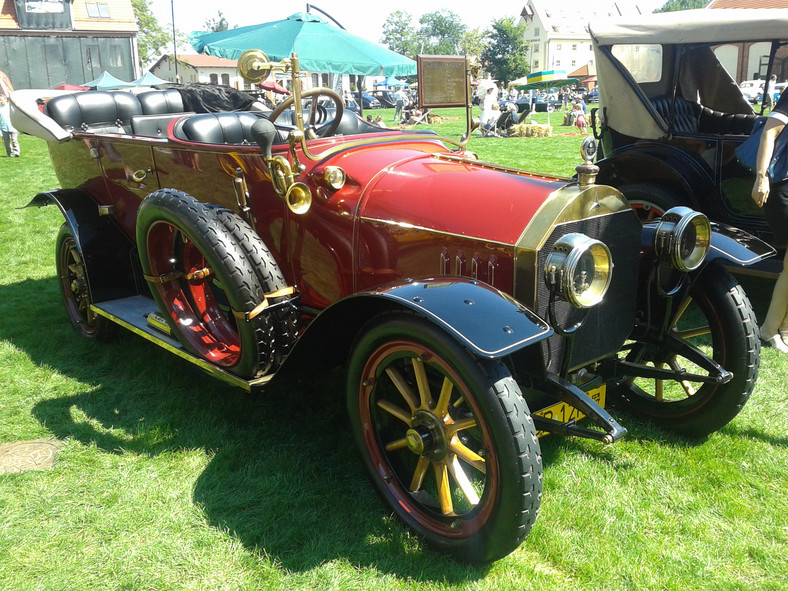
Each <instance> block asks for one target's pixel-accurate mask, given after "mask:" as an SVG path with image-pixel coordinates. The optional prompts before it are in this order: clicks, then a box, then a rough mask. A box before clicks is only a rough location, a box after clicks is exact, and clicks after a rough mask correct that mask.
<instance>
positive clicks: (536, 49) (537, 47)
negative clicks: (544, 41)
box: [534, 43, 539, 53]
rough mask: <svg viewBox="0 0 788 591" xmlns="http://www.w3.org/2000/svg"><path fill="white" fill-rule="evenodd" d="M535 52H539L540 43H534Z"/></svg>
mask: <svg viewBox="0 0 788 591" xmlns="http://www.w3.org/2000/svg"><path fill="white" fill-rule="evenodd" d="M534 53H539V44H538V43H537V44H536V45H534Z"/></svg>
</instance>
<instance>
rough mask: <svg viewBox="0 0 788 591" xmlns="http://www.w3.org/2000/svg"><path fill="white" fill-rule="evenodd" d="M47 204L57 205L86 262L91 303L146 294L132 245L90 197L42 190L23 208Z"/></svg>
mask: <svg viewBox="0 0 788 591" xmlns="http://www.w3.org/2000/svg"><path fill="white" fill-rule="evenodd" d="M50 204H55V205H56V206H57V208H58V209H59V210H60V212H61V213H62V214H63V217H64V218H65V222H66V224H67V225H68V227H69V229H70V230H71V233H72V235H73V236H74V242H75V243H76V246H77V248H78V249H79V252H80V254H81V255H82V260H83V261H84V263H85V272H86V274H87V279H88V286H89V289H90V295H91V301H93V302H94V303H99V302H103V301H107V300H112V299H117V298H120V297H127V296H131V295H137V294H139V293H147V287H146V286H145V285H144V282H142V281H141V277H142V271H141V270H140V266H139V258H138V256H137V249H136V247H135V245H134V243H133V242H132V241H131V240H130V239H129V238H128V237H126V236H125V235H124V234H123V233H122V232H121V231H120V229H119V228H118V227H117V226H116V225H115V223H114V222H113V221H112V219H111V216H109V215H102V214H101V212H100V210H99V205H98V204H97V203H96V202H95V201H94V200H93V198H92V197H90V195H88V194H87V193H84V192H83V191H79V190H78V189H61V190H57V191H45V192H43V193H39V194H38V195H36V196H35V197H34V198H33V199H32V201H30V203H28V204H27V205H26V206H25V207H44V206H47V205H50ZM143 288H144V290H145V291H143Z"/></svg>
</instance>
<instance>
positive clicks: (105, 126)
mask: <svg viewBox="0 0 788 591" xmlns="http://www.w3.org/2000/svg"><path fill="white" fill-rule="evenodd" d="M45 112H46V114H47V115H49V116H50V117H51V118H52V119H54V120H55V121H56V122H57V123H58V125H60V126H61V127H62V128H63V129H65V130H66V131H87V132H91V133H131V118H132V117H134V116H135V115H141V114H142V107H141V106H140V102H139V100H137V97H136V96H134V95H133V94H131V93H130V92H103V91H95V90H88V91H85V92H77V93H74V94H66V95H62V96H57V97H54V98H53V99H51V100H50V101H49V102H47V104H46V106H45Z"/></svg>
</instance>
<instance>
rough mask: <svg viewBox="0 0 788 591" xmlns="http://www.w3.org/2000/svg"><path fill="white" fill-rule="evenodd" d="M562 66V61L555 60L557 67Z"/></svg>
mask: <svg viewBox="0 0 788 591" xmlns="http://www.w3.org/2000/svg"><path fill="white" fill-rule="evenodd" d="M560 65H561V60H555V67H556V68H557V67H559V66H560Z"/></svg>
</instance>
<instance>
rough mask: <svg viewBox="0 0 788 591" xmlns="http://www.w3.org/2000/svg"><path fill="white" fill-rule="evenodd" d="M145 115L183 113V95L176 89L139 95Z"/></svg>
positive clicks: (152, 91) (150, 91)
mask: <svg viewBox="0 0 788 591" xmlns="http://www.w3.org/2000/svg"><path fill="white" fill-rule="evenodd" d="M137 98H138V99H139V101H140V106H141V107H142V113H143V114H144V115H164V114H167V113H183V112H184V111H185V110H186V109H185V107H184V106H183V98H182V97H181V93H180V92H178V91H177V90H175V89H174V88H168V89H167V90H149V91H147V92H141V93H140V94H138V95H137Z"/></svg>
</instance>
